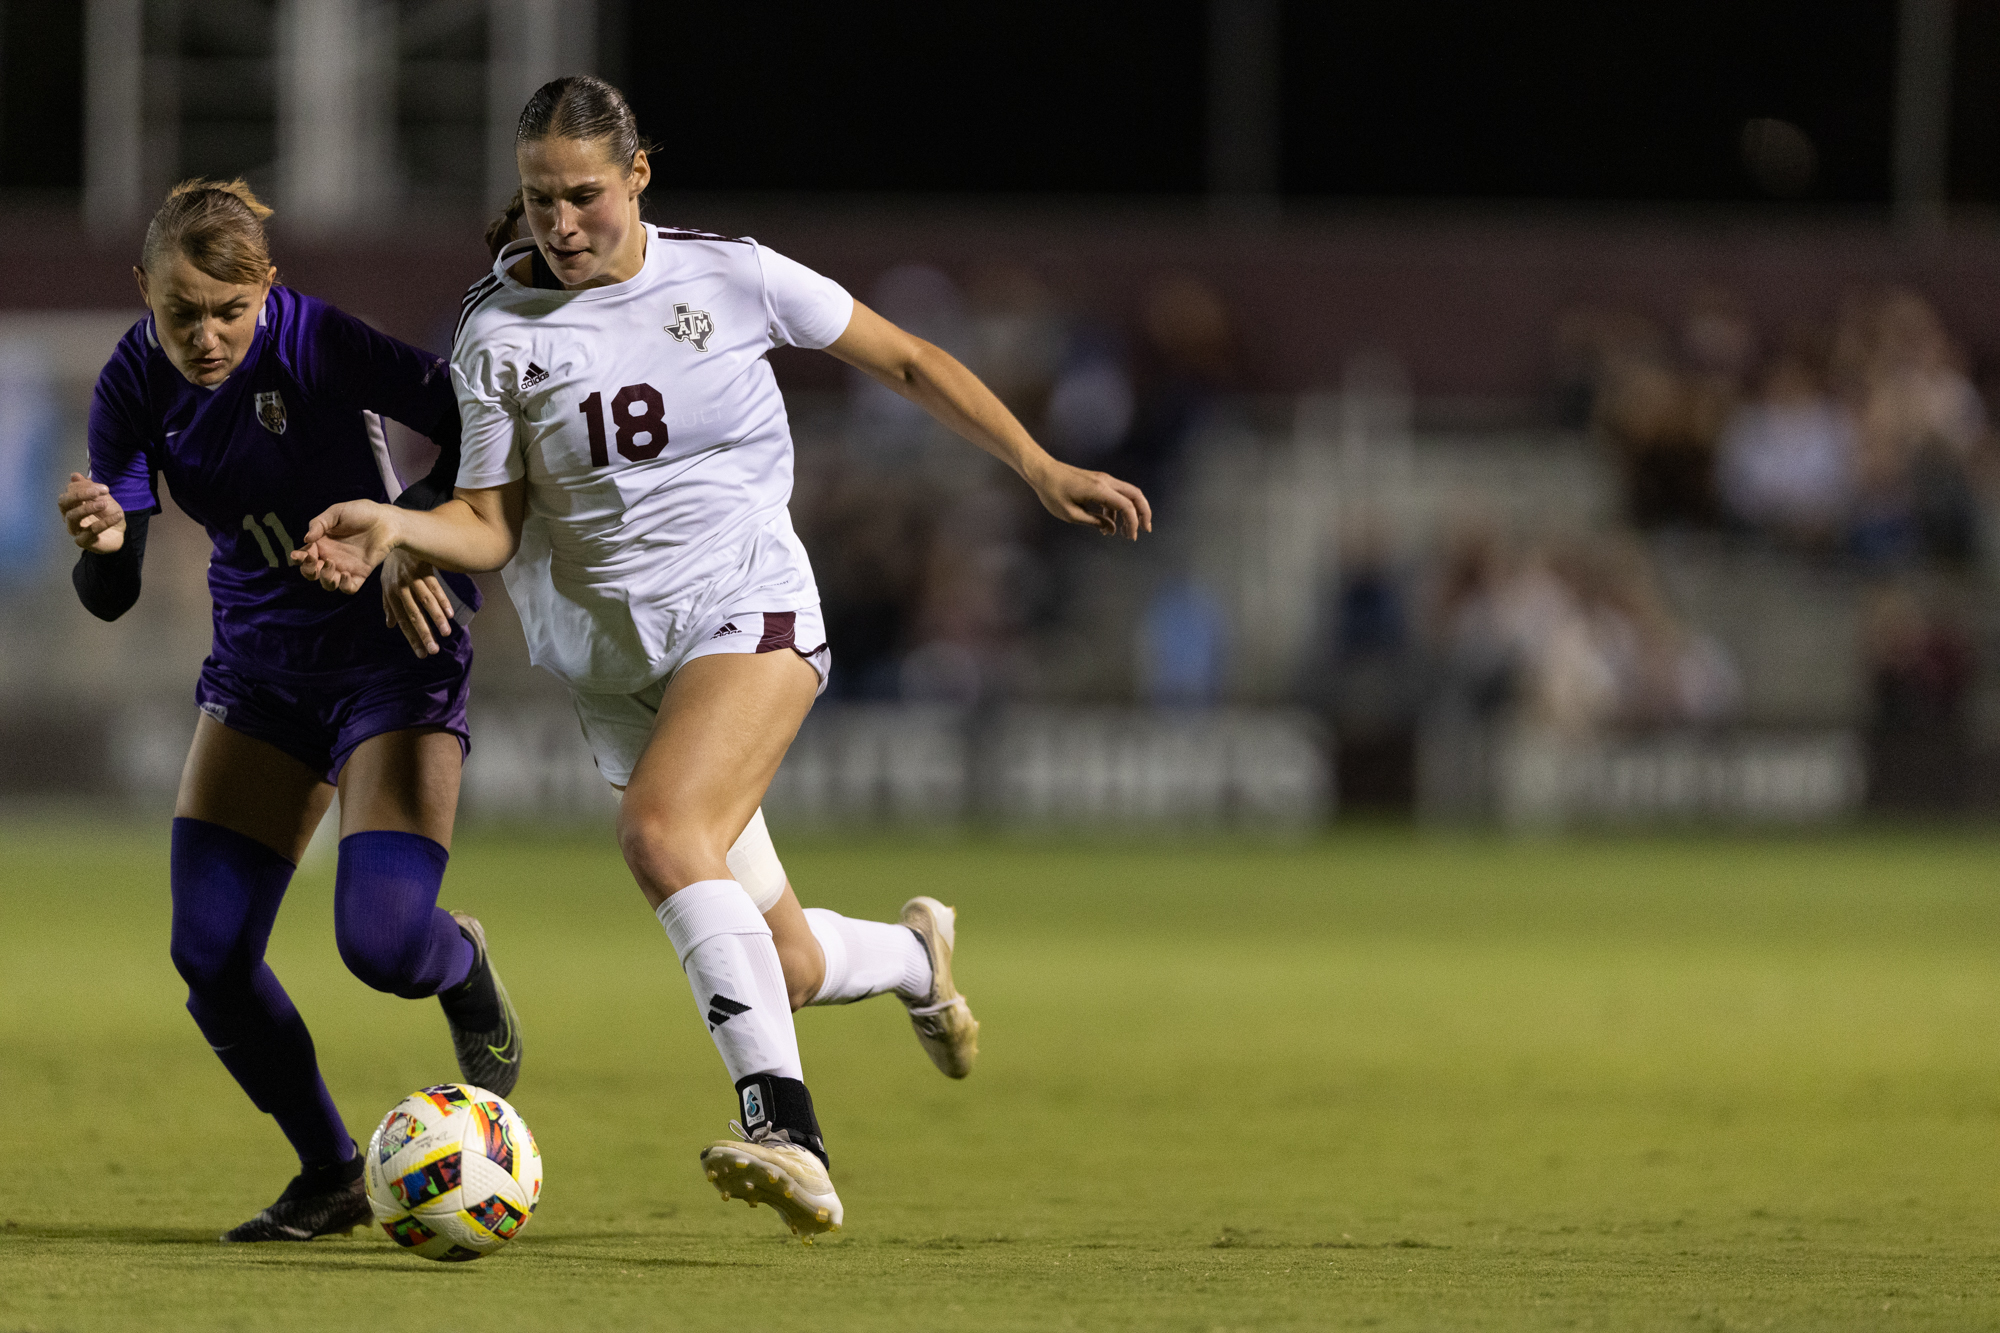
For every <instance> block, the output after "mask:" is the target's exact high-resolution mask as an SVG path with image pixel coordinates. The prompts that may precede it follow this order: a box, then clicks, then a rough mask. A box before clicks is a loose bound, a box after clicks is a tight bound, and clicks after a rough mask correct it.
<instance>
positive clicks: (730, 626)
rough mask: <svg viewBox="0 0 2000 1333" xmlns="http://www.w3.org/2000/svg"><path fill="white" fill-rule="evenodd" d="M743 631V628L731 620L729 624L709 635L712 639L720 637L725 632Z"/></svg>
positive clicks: (735, 632)
mask: <svg viewBox="0 0 2000 1333" xmlns="http://www.w3.org/2000/svg"><path fill="white" fill-rule="evenodd" d="M742 632H743V631H742V630H740V629H738V628H736V624H735V622H734V621H731V622H730V623H729V624H727V625H724V626H723V627H722V628H721V629H719V630H717V631H716V632H715V633H713V634H711V635H709V636H708V637H709V638H711V639H719V638H721V637H723V636H724V635H725V634H741V633H742Z"/></svg>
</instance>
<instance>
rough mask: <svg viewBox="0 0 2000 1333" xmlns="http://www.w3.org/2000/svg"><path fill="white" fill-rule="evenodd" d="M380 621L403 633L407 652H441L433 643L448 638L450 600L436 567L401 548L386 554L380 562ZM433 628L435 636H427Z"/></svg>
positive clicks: (421, 654) (418, 654)
mask: <svg viewBox="0 0 2000 1333" xmlns="http://www.w3.org/2000/svg"><path fill="white" fill-rule="evenodd" d="M382 619H383V621H384V622H385V623H387V624H389V625H391V626H393V627H395V628H397V629H400V630H402V631H403V637H404V638H406V639H408V640H409V641H410V651H412V652H414V653H415V654H416V655H417V656H418V657H434V656H436V655H437V654H438V653H440V652H443V651H444V650H443V649H442V648H440V647H438V642H437V641H438V639H439V638H448V637H450V635H451V630H452V619H451V598H450V597H449V596H448V595H446V593H445V590H444V582H443V580H441V579H439V578H438V576H437V566H435V565H433V564H431V563H430V562H429V561H426V560H419V559H417V558H416V557H415V556H413V555H411V554H410V553H409V552H408V551H405V550H403V549H402V548H401V547H398V548H397V549H395V550H393V551H391V552H389V558H388V559H387V560H384V561H383V562H382ZM433 625H435V626H436V627H437V633H436V635H433V634H432V633H431V627H432V626H433Z"/></svg>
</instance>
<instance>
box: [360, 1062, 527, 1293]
mask: <svg viewBox="0 0 2000 1333" xmlns="http://www.w3.org/2000/svg"><path fill="white" fill-rule="evenodd" d="M364 1156H365V1171H364V1175H365V1178H366V1180H367V1182H368V1206H369V1207H370V1208H371V1209H373V1210H374V1213H375V1220H376V1221H377V1222H379V1223H381V1224H382V1230H384V1231H386V1232H388V1233H389V1239H390V1240H393V1241H395V1242H396V1243H397V1244H398V1245H401V1246H402V1247H403V1248H405V1249H407V1250H409V1251H411V1252H412V1253H414V1254H420V1255H422V1256H423V1257H424V1258H426V1259H440V1260H443V1261H444V1262H446V1263H461V1262H463V1261H465V1260H467V1259H477V1258H480V1257H481V1256H483V1255H488V1254H491V1253H493V1251H495V1250H497V1249H499V1248H500V1247H501V1246H502V1245H505V1244H506V1243H507V1242H508V1241H510V1240H512V1239H514V1237H515V1236H517V1235H519V1234H520V1232H521V1228H522V1227H524V1226H526V1225H527V1224H528V1219H529V1218H530V1217H531V1216H533V1215H534V1211H535V1204H536V1203H538V1202H539V1201H540V1200H541V1197H542V1153H541V1149H539V1148H537V1147H536V1146H535V1136H534V1134H533V1133H531V1132H530V1131H529V1129H528V1122H527V1121H525V1120H523V1119H521V1113H520V1112H519V1111H516V1110H515V1109H514V1108H513V1107H511V1106H509V1105H508V1104H507V1103H506V1102H505V1101H504V1100H503V1099H501V1098H500V1097H497V1096H495V1095H494V1094H493V1093H490V1092H488V1091H486V1090H485V1089H484V1088H474V1087H468V1086H467V1085H465V1084H463V1083H440V1084H439V1085H438V1086H436V1087H434V1088H424V1089H422V1090H421V1091H418V1092H413V1093H411V1094H410V1095H409V1096H407V1097H405V1098H403V1100H402V1101H400V1102H397V1103H396V1107H395V1109H394V1110H392V1111H390V1112H389V1114H388V1115H387V1116H385V1117H383V1119H382V1123H381V1124H379V1125H377V1126H376V1127H375V1133H374V1134H373V1135H371V1136H370V1137H369V1139H368V1151H367V1153H366V1154H364Z"/></svg>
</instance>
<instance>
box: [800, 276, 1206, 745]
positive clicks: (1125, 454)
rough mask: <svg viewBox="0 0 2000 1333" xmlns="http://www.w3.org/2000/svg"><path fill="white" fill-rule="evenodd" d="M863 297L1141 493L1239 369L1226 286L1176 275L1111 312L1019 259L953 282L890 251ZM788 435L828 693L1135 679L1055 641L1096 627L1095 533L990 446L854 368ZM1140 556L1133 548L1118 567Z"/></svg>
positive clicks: (868, 696)
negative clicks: (1050, 504) (1072, 303)
mask: <svg viewBox="0 0 2000 1333" xmlns="http://www.w3.org/2000/svg"><path fill="white" fill-rule="evenodd" d="M864 299H865V300H867V301H868V303H869V304H870V305H871V306H873V307H874V308H875V309H877V310H879V311H881V312H882V313H883V314H884V315H885V316H887V317H888V318H889V319H891V320H894V321H895V322H896V323H898V324H900V325H902V326H903V327H904V328H907V329H909V330H911V331H912V332H914V333H916V334H917V335H918V336H919V337H922V338H925V339H927V340H928V341H930V342H932V343H935V344H936V345H938V346H939V347H942V348H944V349H945V350H947V351H949V352H951V353H952V354H953V355H955V356H956V357H958V358H959V359H960V360H961V361H963V362H964V363H965V364H966V365H967V366H969V367H971V369H972V370H973V371H974V372H975V373H976V374H978V375H979V377H980V378H981V379H982V380H984V381H985V382H986V383H987V384H988V385H989V386H991V387H992V389H993V390H994V392H995V393H996V394H997V395H998V396H999V397H1000V399H1001V401H1003V402H1004V403H1006V405H1007V406H1008V407H1009V408H1010V409H1012V410H1013V412H1014V413H1015V415H1016V416H1018V417H1019V418H1020V419H1021V420H1022V422H1023V423H1024V424H1025V425H1026V426H1027V428H1028V430H1029V431H1030V432H1031V433H1032V434H1034V436H1035V437H1036V438H1037V439H1038V440H1040V441H1042V442H1043V443H1044V444H1045V445H1046V446H1047V447H1048V448H1049V450H1050V451H1051V452H1052V453H1053V454H1054V455H1055V456H1056V457H1058V458H1061V459H1063V460H1065V461H1067V462H1071V463H1075V464H1078V465H1080V466H1085V467H1092V468H1101V469H1104V470H1106V471H1109V472H1112V473H1114V474H1115V475H1117V476H1120V477H1123V478H1126V479H1127V480H1130V481H1133V482H1136V483H1137V484H1138V485H1139V486H1140V487H1142V488H1143V489H1144V490H1145V491H1146V493H1147V495H1148V496H1149V497H1150V498H1151V499H1152V501H1153V503H1154V505H1155V506H1156V507H1158V506H1168V505H1171V504H1172V503H1173V502H1174V499H1175V498H1176V496H1177V495H1178V493H1179V491H1180V490H1181V488H1182V485H1183V480H1184V479H1183V475H1182V474H1183V472H1184V465H1185V463H1186V457H1187V450H1188V444H1189V441H1190V440H1191V439H1192V438H1194V437H1195V436H1196V435H1197V434H1198V433H1199V432H1200V430H1201V429H1202V427H1203V425H1204V423H1205V422H1206V421H1207V419H1208V416H1209V414H1210V413H1211V411H1212V410H1213V409H1214V408H1215V406H1216V404H1217V403H1218V402H1219V401H1222V400H1224V399H1225V398H1226V397H1227V396H1228V395H1230V394H1231V393H1233V392H1234V391H1235V390H1236V389H1237V388H1238V386H1239V382H1240V381H1239V368H1238V359H1237V344H1236V338H1235V333H1234V330H1233V328H1232V326H1231V324H1230V320H1229V316H1228V312H1227V310H1226V309H1225V307H1224V305H1223V302H1222V299H1221V297H1220V296H1219V295H1217V293H1216V292H1215V291H1214V290H1213V288H1211V287H1209V286H1208V285H1206V284H1205V283H1203V282H1201V281H1199V280H1196V279H1194V278H1191V277H1187V276H1183V275H1168V276H1164V277H1162V278H1161V279H1160V280H1159V281H1157V282H1156V283H1154V284H1153V285H1152V287H1151V288H1150V289H1149V290H1147V291H1146V292H1145V293H1144V294H1143V296H1142V299H1141V302H1140V305H1139V308H1138V309H1137V310H1136V311H1134V312H1131V316H1130V318H1129V319H1126V320H1117V319H1112V318H1107V317H1105V316H1104V315H1103V314H1100V313H1096V312H1088V311H1078V310H1074V309H1070V308H1067V307H1065V305H1064V304H1063V302H1062V301H1060V300H1059V299H1058V298H1057V296H1056V295H1055V293H1054V292H1052V291H1051V290H1050V288H1049V287H1048V286H1047V285H1046V284H1045V283H1044V282H1043V281H1042V280H1041V278H1039V277H1038V276H1037V275H1036V274H1034V273H1033V272H1031V271H1029V270H1027V269H1024V268H1018V267H994V268H989V269H984V270H980V271H976V272H974V273H972V274H970V275H969V276H968V277H967V279H966V281H965V282H964V283H963V284H962V285H961V284H960V283H959V282H957V281H954V280H953V278H952V277H950V276H948V275H947V274H945V273H944V272H942V271H940V270H938V269H936V268H932V267H929V266H926V265H916V264H910V265H903V266H900V267H897V268H894V269H891V270H889V271H888V272H887V273H885V274H883V275H882V276H881V278H880V279H879V280H878V281H877V282H876V283H875V284H874V286H873V287H872V288H871V289H870V290H869V291H867V292H866V293H864ZM801 437H802V441H803V440H805V439H806V438H807V437H810V438H811V439H812V440H813V441H814V443H813V444H812V445H810V446H808V445H805V444H803V443H802V448H801V454H800V477H799V486H798V492H797V496H796V499H795V501H794V505H793V512H794V516H795V520H796V521H797V524H798V526H799V529H800V532H801V534H802V535H803V536H804V537H805V539H806V542H807V544H808V546H809V547H810V548H811V549H812V550H813V552H814V558H815V569H816V572H817V573H818V576H819V582H820V590H821V594H822V596H823V598H824V606H825V609H826V616H827V633H828V636H829V639H830V640H831V642H832V644H833V649H834V656H835V659H836V660H837V661H838V662H839V663H840V667H839V669H838V670H837V671H836V672H835V673H834V676H833V680H832V682H831V684H830V686H829V689H830V691H831V692H832V693H833V694H834V696H835V697H840V698H846V699H851V700H854V699H859V700H874V699H902V700H909V701H916V702H939V703H953V704H960V705H972V706H977V705H981V704H984V703H988V702H991V701H994V700H997V699H1002V698H1037V697H1044V696H1047V695H1050V694H1060V695H1072V696H1073V695H1077V694H1083V695H1085V696H1092V695H1096V696H1099V697H1102V696H1104V695H1107V694H1109V695H1112V696H1117V695H1126V696H1129V695H1130V693H1131V692H1132V690H1133V688H1134V686H1133V683H1132V674H1133V673H1132V663H1131V662H1130V660H1129V657H1130V654H1129V653H1123V654H1114V655H1110V657H1109V658H1107V655H1106V654H1104V653H1102V652H1096V653H1083V654H1079V653H1075V652H1066V651H1064V647H1065V645H1074V644H1075V643H1077V642H1078V641H1079V640H1088V639H1089V638H1091V637H1092V636H1093V634H1094V626H1093V616H1092V607H1091V603H1090V599H1091V598H1092V597H1093V596H1101V595H1103V593H1104V591H1105V587H1106V580H1107V578H1109V579H1110V580H1111V582H1112V583H1114V584H1115V583H1116V582H1117V575H1116V572H1115V571H1113V572H1112V573H1110V574H1107V575H1105V576H1102V577H1084V576H1083V570H1084V569H1085V567H1086V566H1087V565H1089V562H1091V560H1092V559H1093V557H1095V556H1096V554H1097V552H1096V551H1095V550H1094V549H1093V547H1092V545H1091V543H1092V541H1093V540H1094V536H1093V535H1092V534H1089V533H1086V532H1083V531H1081V530H1077V529H1068V528H1064V527H1062V526H1061V525H1057V524H1053V523H1050V522H1048V521H1047V520H1046V516H1045V515H1043V514H1042V512H1041V508H1040V505H1039V504H1038V503H1037V501H1036V500H1035V497H1034V495H1033V494H1032V493H1031V492H1030V491H1029V490H1028V489H1027V488H1026V487H1025V486H1023V485H1022V484H1021V482H1020V481H1019V479H1017V478H1016V477H1014V476H1013V475H1012V474H1011V473H1010V472H1008V471H1006V469H1005V468H1003V467H1002V466H1001V465H1000V464H998V463H996V462H994V461H993V460H990V459H987V458H985V457H984V456H983V455H981V454H979V453H978V452H977V451H975V450H973V449H972V448H970V447H969V446H967V445H966V444H964V443H963V442H962V441H959V440H957V439H956V438H954V437H952V436H950V435H949V434H948V433H947V432H945V431H944V430H943V429H942V428H941V427H939V426H938V425H937V424H936V423H935V422H933V421H932V420H931V419H930V418H929V417H928V416H926V415H925V414H924V413H923V412H922V411H921V410H920V409H918V408H917V407H915V406H914V405H912V404H910V403H909V402H907V401H905V400H904V399H902V398H900V397H898V396H897V395H895V394H894V393H892V392H890V391H889V390H887V389H885V388H883V387H882V386H880V385H878V384H875V383H874V382H872V381H870V380H868V379H866V378H865V377H862V376H860V375H858V374H854V375H852V376H851V378H850V380H849V382H848V384H847V389H846V393H845V399H844V405H843V406H842V408H841V410H840V419H839V420H837V421H831V422H823V423H818V429H816V430H808V431H801ZM1150 560H1151V557H1150V555H1149V554H1148V553H1146V552H1143V551H1142V552H1141V553H1140V554H1139V555H1138V556H1137V557H1136V559H1134V560H1131V561H1128V562H1126V563H1127V569H1128V572H1130V571H1131V570H1135V569H1136V570H1144V569H1149V568H1150ZM1142 595H1143V594H1142ZM1107 662H1110V663H1112V665H1110V666H1109V668H1108V674H1107ZM1092 670H1095V671H1097V672H1098V675H1099V678H1098V679H1095V680H1081V681H1080V680H1075V679H1063V678H1062V677H1063V676H1064V673H1066V672H1068V673H1075V672H1078V671H1082V672H1086V673H1088V672H1090V671H1092Z"/></svg>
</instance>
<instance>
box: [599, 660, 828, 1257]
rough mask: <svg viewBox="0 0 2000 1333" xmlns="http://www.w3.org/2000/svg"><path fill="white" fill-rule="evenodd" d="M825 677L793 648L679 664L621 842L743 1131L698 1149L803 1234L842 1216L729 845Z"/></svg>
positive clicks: (761, 924)
mask: <svg viewBox="0 0 2000 1333" xmlns="http://www.w3.org/2000/svg"><path fill="white" fill-rule="evenodd" d="M818 687H819V677H818V675H817V673H815V672H814V670H813V668H812V667H811V666H810V665H809V664H808V663H807V662H806V661H805V660H804V659H803V658H801V657H799V656H798V655H797V654H795V653H791V652H784V651H780V652H770V653H758V654H726V655H716V656H710V657H701V658H697V659H695V660H694V661H692V662H689V663H688V664H687V665H686V666H684V667H682V668H681V670H680V672H679V673H678V674H676V675H675V677H674V678H673V680H672V681H671V682H670V683H669V684H668V686H667V688H666V690H665V692H664V693H663V695H662V697H661V700H660V708H659V716H658V719H657V720H656V721H655V723H654V726H653V732H652V736H651V739H650V740H649V741H648V742H647V746H646V750H645V752H644V753H643V754H642V755H641V756H640V758H639V762H638V764H637V766H636V767H635V768H634V770H633V773H632V779H631V781H630V783H628V784H627V786H626V790H625V796H624V800H623V802H622V804H621V805H620V807H619V816H618V841H619V846H620V848H621V849H622V850H623V851H624V853H625V861H626V864H627V865H628V866H630V867H631V869H632V874H633V878H634V879H636V880H637V881H638V883H639V888H640V891H641V892H643V893H644V894H645V895H646V900H647V901H648V902H649V903H651V904H652V905H653V908H654V911H655V913H656V914H657V915H658V916H659V918H660V923H661V925H662V926H663V927H665V929H666V932H667V937H668V939H669V940H670V941H672V943H673V946H674V951H675V953H676V955H677V956H678V957H679V959H680V962H681V966H682V968H683V969H684V970H685V971H686V973H687V977H688V984H689V986H690V988H691V989H692V990H693V992H694V999H695V1006H696V1010H697V1012H699V1013H700V1014H701V1015H702V1018H703V1021H704V1022H705V1023H706V1024H707V1026H708V1029H709V1035H710V1036H711V1037H712V1038H713V1039H714V1041H715V1045H716V1049H717V1051H718V1053H720V1054H721V1056H722V1060H723V1064H724V1066H725V1067H726V1068H727V1069H728V1071H729V1076H730V1078H731V1079H732V1080H733V1081H734V1082H735V1084H736V1091H737V1096H738V1101H739V1105H740V1107H741V1109H742V1115H743V1121H742V1125H741V1126H740V1128H739V1132H740V1133H741V1134H742V1135H743V1138H744V1141H743V1142H741V1143H728V1142H717V1143H712V1144H710V1145H709V1146H708V1147H707V1148H706V1149H704V1150H703V1152H702V1155H701V1159H702V1168H703V1170H704V1172H705V1173H706V1174H707V1176H708V1178H709V1180H710V1181H712V1182H713V1183H714V1184H715V1185H716V1187H717V1189H719V1190H720V1191H721V1192H722V1194H723V1197H724V1198H731V1197H737V1198H743V1199H745V1200H746V1201H748V1202H749V1203H751V1204H752V1205H753V1206H754V1205H755V1204H757V1203H759V1202H765V1203H769V1204H771V1205H772V1206H773V1207H774V1208H775V1209H777V1211H778V1212H779V1214H780V1215H781V1216H782V1217H783V1218H784V1220H785V1223H786V1225H787V1226H789V1227H790V1228H791V1229H792V1231H793V1232H794V1233H795V1234H797V1235H799V1236H801V1237H802V1238H805V1239H808V1240H809V1239H810V1238H811V1237H812V1236H813V1235H815V1234H817V1233H819V1232H823V1231H828V1230H831V1229H833V1228H835V1227H837V1226H839V1225H840V1223H841V1220H842V1212H841V1205H840V1198H839V1196H838V1195H837V1194H836V1193H835V1192H834V1189H833V1183H832V1181H831V1179H829V1177H828V1175H827V1171H826V1149H825V1146H824V1144H823V1143H822V1141H821V1137H820V1132H819V1123H818V1120H817V1118H816V1117H815V1116H814V1114H813V1108H812V1098H811V1096H810V1094H808V1093H807V1091H806V1086H805V1079H804V1070H803V1067H802V1065H801V1063H800V1060H799V1053H798V1038H797V1035H796V1034H795V1033H794V1031H793V1029H792V1006H791V994H790V987H789V986H788V985H787V983H786V979H785V974H784V969H783V966H782V964H781V963H780V960H779V956H778V950H777V947H776V945H775V944H774V942H773V936H772V930H771V927H770V926H769V925H768V924H767V923H766V922H765V920H764V918H763V917H762V916H761V915H760V914H759V913H758V911H757V909H756V907H755V905H754V904H753V903H752V902H751V901H750V898H749V895H748V894H747V893H745V891H744V889H743V886H742V885H741V884H740V883H739V882H738V881H737V880H736V879H735V878H733V876H732V872H731V870H730V867H729V861H728V854H729V851H730V848H731V847H732V846H733V845H734V844H735V842H736V840H737V838H738V837H739V835H740V834H741V833H742V831H743V830H744V828H745V827H746V826H747V825H748V824H749V823H750V820H751V817H752V816H753V815H755V814H756V812H757V807H758V805H759V803H760V802H761V801H762V800H763V798H764V791H765V789H766V788H767V787H768V786H769V785H770V782H771V778H772V776H773V775H774V774H775V773H776V772H777V770H778V764H779V762H780V761H781V760H783V759H784V757H785V751H786V750H787V749H788V748H790V746H791V743H792V739H793V737H794V736H796V735H797V734H798V729H799V724H800V723H801V722H803V721H804V720H805V715H806V711H807V710H808V709H809V708H811V707H812V702H813V698H814V696H815V695H816V694H817V692H818Z"/></svg>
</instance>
